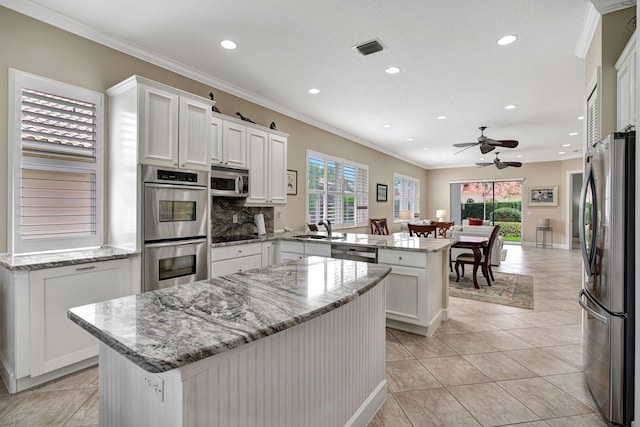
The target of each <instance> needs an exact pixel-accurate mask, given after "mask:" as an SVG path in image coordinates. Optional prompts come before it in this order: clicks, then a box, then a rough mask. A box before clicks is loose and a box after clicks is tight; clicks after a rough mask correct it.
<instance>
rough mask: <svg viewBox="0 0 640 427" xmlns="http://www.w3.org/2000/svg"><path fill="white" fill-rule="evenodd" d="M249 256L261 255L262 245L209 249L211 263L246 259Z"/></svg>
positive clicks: (250, 244)
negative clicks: (240, 258) (239, 258)
mask: <svg viewBox="0 0 640 427" xmlns="http://www.w3.org/2000/svg"><path fill="white" fill-rule="evenodd" d="M250 255H262V244H261V243H248V244H245V245H232V246H223V247H220V248H211V261H222V260H225V259H231V258H238V257H246V256H250Z"/></svg>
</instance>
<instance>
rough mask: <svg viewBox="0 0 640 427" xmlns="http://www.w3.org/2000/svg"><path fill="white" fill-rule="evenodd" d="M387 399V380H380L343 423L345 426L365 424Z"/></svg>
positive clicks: (357, 426) (354, 426) (355, 426)
mask: <svg viewBox="0 0 640 427" xmlns="http://www.w3.org/2000/svg"><path fill="white" fill-rule="evenodd" d="M386 399H387V380H382V381H381V382H380V384H378V386H377V387H376V388H375V390H373V392H372V393H371V394H370V395H369V397H367V399H366V400H365V401H364V402H363V403H362V405H361V406H360V408H359V409H358V410H357V411H356V413H355V414H353V416H352V417H351V419H350V420H349V421H347V423H346V424H345V427H359V426H363V427H364V426H367V425H368V424H369V422H370V421H371V420H372V419H373V417H375V416H376V413H377V412H378V411H379V410H380V408H381V407H382V405H383V404H384V401H385V400H386Z"/></svg>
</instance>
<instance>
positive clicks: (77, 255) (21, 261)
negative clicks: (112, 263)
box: [0, 246, 140, 271]
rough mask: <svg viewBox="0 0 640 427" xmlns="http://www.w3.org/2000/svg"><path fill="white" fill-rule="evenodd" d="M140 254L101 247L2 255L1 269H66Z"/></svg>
mask: <svg viewBox="0 0 640 427" xmlns="http://www.w3.org/2000/svg"><path fill="white" fill-rule="evenodd" d="M139 255H140V253H139V252H135V251H131V250H127V249H120V248H113V247H108V246H106V247H100V248H94V249H83V250H71V251H56V252H40V253H33V254H26V255H7V254H3V255H0V267H2V268H6V269H7V270H27V271H31V270H42V269H45V268H53V267H64V266H67V265H76V264H86V263H90V262H98V261H109V260H112V259H122V258H130V257H133V256H139Z"/></svg>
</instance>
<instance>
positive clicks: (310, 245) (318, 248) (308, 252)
mask: <svg viewBox="0 0 640 427" xmlns="http://www.w3.org/2000/svg"><path fill="white" fill-rule="evenodd" d="M304 255H305V256H314V255H315V256H324V257H330V256H331V244H329V243H317V242H304Z"/></svg>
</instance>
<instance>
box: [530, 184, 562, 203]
mask: <svg viewBox="0 0 640 427" xmlns="http://www.w3.org/2000/svg"><path fill="white" fill-rule="evenodd" d="M529 206H558V186H557V185H554V186H546V187H529Z"/></svg>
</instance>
